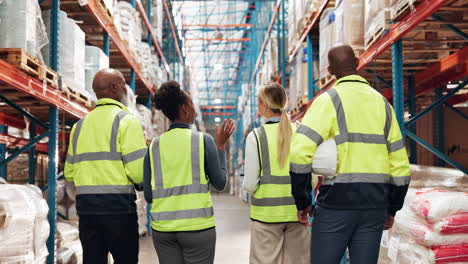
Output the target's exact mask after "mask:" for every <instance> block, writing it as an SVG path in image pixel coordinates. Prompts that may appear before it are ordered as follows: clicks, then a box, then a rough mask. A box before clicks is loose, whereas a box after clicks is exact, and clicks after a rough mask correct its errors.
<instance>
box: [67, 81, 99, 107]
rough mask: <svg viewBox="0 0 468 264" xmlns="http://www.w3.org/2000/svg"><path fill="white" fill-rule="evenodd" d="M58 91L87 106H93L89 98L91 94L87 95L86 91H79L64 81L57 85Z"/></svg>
mask: <svg viewBox="0 0 468 264" xmlns="http://www.w3.org/2000/svg"><path fill="white" fill-rule="evenodd" d="M59 87H60V91H61V92H62V93H63V94H65V95H66V96H67V97H68V99H74V100H76V101H78V102H79V103H82V104H84V105H85V106H87V107H93V102H92V100H91V95H89V94H88V93H87V92H84V91H79V90H77V89H75V88H73V87H72V86H69V85H68V84H66V83H65V82H63V81H62V82H61V84H60V85H59Z"/></svg>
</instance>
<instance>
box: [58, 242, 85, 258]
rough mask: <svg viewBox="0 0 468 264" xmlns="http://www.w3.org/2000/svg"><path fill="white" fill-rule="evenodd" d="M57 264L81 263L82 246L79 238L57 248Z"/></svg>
mask: <svg viewBox="0 0 468 264" xmlns="http://www.w3.org/2000/svg"><path fill="white" fill-rule="evenodd" d="M57 263H58V264H82V263H83V248H82V247H81V242H80V240H79V239H77V240H73V241H70V242H67V243H65V244H64V245H62V246H61V247H60V248H59V249H58V250H57Z"/></svg>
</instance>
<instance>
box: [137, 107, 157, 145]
mask: <svg viewBox="0 0 468 264" xmlns="http://www.w3.org/2000/svg"><path fill="white" fill-rule="evenodd" d="M135 116H136V117H137V118H138V120H139V121H140V124H141V127H142V128H143V132H144V134H145V138H147V139H151V138H153V137H154V135H153V127H152V125H153V123H152V113H151V110H149V109H148V108H147V107H146V106H144V105H141V104H137V105H136V113H135Z"/></svg>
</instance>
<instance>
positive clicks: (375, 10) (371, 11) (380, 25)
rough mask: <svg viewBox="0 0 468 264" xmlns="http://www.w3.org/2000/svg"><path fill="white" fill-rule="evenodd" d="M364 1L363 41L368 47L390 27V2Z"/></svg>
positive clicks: (378, 0) (379, 0) (382, 0)
mask: <svg viewBox="0 0 468 264" xmlns="http://www.w3.org/2000/svg"><path fill="white" fill-rule="evenodd" d="M364 1H365V6H364V39H365V44H366V46H369V44H371V43H372V42H374V41H375V40H376V38H378V37H379V36H380V35H381V34H383V32H384V31H385V30H386V29H387V28H388V26H389V25H390V8H389V6H390V0H364Z"/></svg>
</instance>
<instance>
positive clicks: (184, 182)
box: [149, 128, 215, 232]
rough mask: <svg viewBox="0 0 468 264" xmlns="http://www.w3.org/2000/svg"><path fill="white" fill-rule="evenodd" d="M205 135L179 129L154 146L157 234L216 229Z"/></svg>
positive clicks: (173, 130)
mask: <svg viewBox="0 0 468 264" xmlns="http://www.w3.org/2000/svg"><path fill="white" fill-rule="evenodd" d="M204 149H205V148H204V135H203V133H200V132H194V131H192V130H190V129H182V128H175V129H172V130H170V131H168V132H166V133H164V134H162V135H161V136H160V137H158V138H155V139H154V140H153V141H152V142H151V145H150V153H149V155H150V162H151V172H152V178H151V189H152V194H153V203H152V206H151V218H152V222H151V227H152V228H153V229H154V230H156V231H161V232H174V231H196V230H203V229H208V228H211V227H214V226H215V220H214V214H213V206H212V202H211V194H210V191H209V187H208V180H207V177H206V174H205V153H204Z"/></svg>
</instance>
